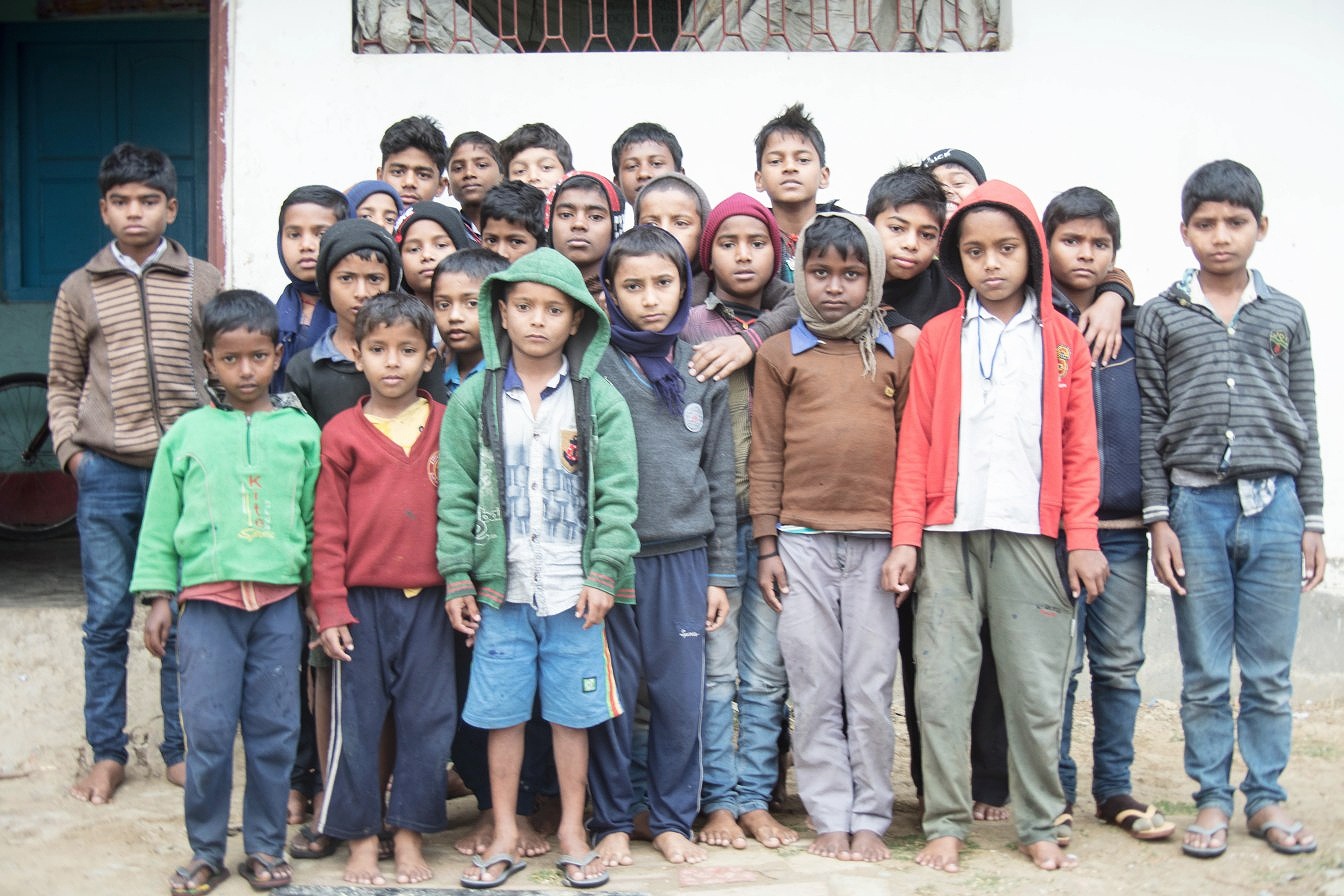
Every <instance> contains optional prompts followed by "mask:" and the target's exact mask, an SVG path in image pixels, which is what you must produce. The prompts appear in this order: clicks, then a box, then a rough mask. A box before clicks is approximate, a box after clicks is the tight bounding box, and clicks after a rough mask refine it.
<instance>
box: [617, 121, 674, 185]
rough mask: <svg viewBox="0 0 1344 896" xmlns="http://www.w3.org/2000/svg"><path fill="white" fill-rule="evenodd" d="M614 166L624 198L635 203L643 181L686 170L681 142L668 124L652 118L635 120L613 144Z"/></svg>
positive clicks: (643, 183)
mask: <svg viewBox="0 0 1344 896" xmlns="http://www.w3.org/2000/svg"><path fill="white" fill-rule="evenodd" d="M611 170H612V173H613V175H614V176H615V178H616V182H617V183H618V184H620V186H621V193H622V194H624V196H625V201H626V202H627V203H628V204H630V205H632V206H633V205H634V203H635V197H636V196H637V195H638V194H639V191H640V190H642V189H644V185H645V184H646V183H648V182H649V181H650V180H652V179H653V178H655V177H658V176H659V175H660V174H671V173H673V172H676V173H678V174H682V173H684V169H683V168H682V167H681V144H680V143H679V142H678V141H677V137H676V135H675V134H673V133H672V132H671V131H669V130H668V129H667V128H665V127H663V126H662V125H660V124H655V123H654V122H652V121H641V122H639V123H638V124H632V125H630V127H628V128H626V129H625V130H624V131H622V132H621V136H619V137H617V138H616V142H615V143H613V144H611Z"/></svg>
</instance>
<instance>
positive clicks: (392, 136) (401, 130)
mask: <svg viewBox="0 0 1344 896" xmlns="http://www.w3.org/2000/svg"><path fill="white" fill-rule="evenodd" d="M378 149H379V150H380V151H381V152H382V154H383V161H382V162H381V163H380V164H384V165H385V164H387V157H388V156H391V155H395V154H397V153H399V152H404V151H406V150H408V149H419V150H422V151H423V152H424V153H425V154H426V155H427V156H429V157H430V158H431V159H433V160H434V164H435V165H436V166H438V169H439V174H443V173H444V172H445V171H447V170H448V138H447V137H445V136H444V135H443V129H442V128H440V127H439V123H438V122H437V121H435V120H434V119H432V118H430V117H429V116H428V115H412V116H411V117H410V118H403V119H402V120H401V121H397V122H393V124H392V125H391V126H390V127H388V129H387V130H386V131H383V139H382V140H381V141H380V142H379V143H378Z"/></svg>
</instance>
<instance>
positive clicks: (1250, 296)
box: [1181, 268, 1259, 315]
mask: <svg viewBox="0 0 1344 896" xmlns="http://www.w3.org/2000/svg"><path fill="white" fill-rule="evenodd" d="M1181 285H1182V286H1184V287H1185V291H1186V293H1187V294H1188V295H1189V296H1190V304H1192V305H1199V306H1202V307H1204V308H1207V309H1209V310H1210V311H1214V308H1213V306H1212V305H1210V304H1209V297H1208V296H1206V295H1205V294H1204V287H1203V286H1201V285H1200V283H1199V268H1190V269H1189V270H1187V271H1186V272H1185V277H1184V278H1182V280H1181ZM1258 298H1259V295H1257V294H1256V292H1255V271H1253V270H1251V269H1250V268H1247V269H1246V288H1245V289H1243V290H1242V291H1241V298H1239V299H1237V310H1238V311H1240V310H1241V309H1243V308H1245V307H1246V306H1247V305H1249V304H1251V303H1252V302H1254V301H1255V300H1256V299H1258ZM1214 314H1215V315H1216V314H1217V312H1216V311H1215V312H1214Z"/></svg>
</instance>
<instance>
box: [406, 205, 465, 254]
mask: <svg viewBox="0 0 1344 896" xmlns="http://www.w3.org/2000/svg"><path fill="white" fill-rule="evenodd" d="M420 221H433V222H435V223H436V224H438V225H439V226H440V227H442V228H443V229H444V230H446V231H448V238H449V239H451V240H452V241H453V248H454V249H470V248H471V247H472V246H475V245H476V242H475V241H474V240H472V238H471V237H470V236H469V235H468V234H467V225H465V224H463V223H462V215H461V213H460V212H458V210H457V209H455V208H449V207H448V206H446V205H442V204H440V203H438V202H435V201H433V200H432V199H428V200H425V201H423V202H416V203H413V204H412V205H411V206H410V207H409V208H407V209H406V211H404V212H402V213H401V217H399V218H397V223H396V226H394V227H393V228H392V239H393V240H394V241H395V242H396V244H397V249H398V250H400V249H401V244H402V242H404V241H405V239H406V231H408V230H410V229H411V225H412V224H416V223H419V222H420Z"/></svg>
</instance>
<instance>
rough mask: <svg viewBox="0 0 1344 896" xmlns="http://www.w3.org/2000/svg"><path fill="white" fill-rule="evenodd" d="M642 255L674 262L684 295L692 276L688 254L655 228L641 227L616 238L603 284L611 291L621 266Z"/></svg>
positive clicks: (605, 263) (604, 264)
mask: <svg viewBox="0 0 1344 896" xmlns="http://www.w3.org/2000/svg"><path fill="white" fill-rule="evenodd" d="M643 255H656V256H658V257H660V258H666V259H667V260H668V261H670V262H672V264H673V266H674V267H676V269H677V276H678V277H679V278H680V279H681V288H682V290H683V291H685V289H686V280H687V278H688V277H689V276H690V272H689V271H688V270H687V268H688V265H689V264H690V262H689V260H688V259H687V258H686V250H685V249H683V248H682V247H681V243H680V242H678V240H677V238H676V237H674V236H673V235H672V234H670V233H668V232H667V231H666V230H664V229H663V228H661V227H658V226H656V225H654V224H641V225H640V226H638V227H635V228H633V229H631V230H627V231H626V232H625V233H623V234H621V235H620V236H618V237H616V240H615V242H613V243H612V244H611V248H610V249H608V250H607V256H606V258H604V259H603V260H602V280H603V282H605V283H606V285H607V287H608V288H610V286H611V278H612V276H613V275H614V274H615V273H616V268H618V267H619V266H620V264H621V262H622V261H624V260H625V259H627V258H638V257H640V256H643Z"/></svg>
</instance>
